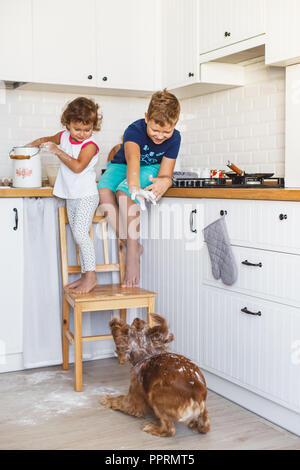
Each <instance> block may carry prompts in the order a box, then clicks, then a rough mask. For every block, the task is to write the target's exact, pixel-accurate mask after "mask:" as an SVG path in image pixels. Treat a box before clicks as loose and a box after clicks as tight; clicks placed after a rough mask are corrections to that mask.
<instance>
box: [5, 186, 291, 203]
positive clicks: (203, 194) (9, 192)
mask: <svg viewBox="0 0 300 470" xmlns="http://www.w3.org/2000/svg"><path fill="white" fill-rule="evenodd" d="M52 196H53V188H51V187H43V188H7V187H1V186H0V198H1V197H52ZM165 197H178V198H183V197H187V198H189V197H191V198H193V197H194V198H205V199H210V198H213V199H261V200H266V201H300V188H277V189H276V188H274V189H271V188H170V189H169V190H168V191H167V193H166V194H165Z"/></svg>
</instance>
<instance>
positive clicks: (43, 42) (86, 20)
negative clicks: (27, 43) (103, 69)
mask: <svg viewBox="0 0 300 470" xmlns="http://www.w3.org/2000/svg"><path fill="white" fill-rule="evenodd" d="M33 80H34V81H35V82H42V83H58V84H67V85H70V84H71V85H92V83H96V42H95V4H94V0H85V1H84V3H83V2H82V0H63V1H62V0H51V1H48V0H33Z"/></svg>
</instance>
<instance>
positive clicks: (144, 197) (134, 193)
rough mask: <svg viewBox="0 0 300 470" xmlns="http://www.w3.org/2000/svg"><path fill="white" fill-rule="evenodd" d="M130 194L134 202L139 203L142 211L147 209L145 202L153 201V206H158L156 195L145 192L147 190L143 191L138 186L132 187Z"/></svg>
mask: <svg viewBox="0 0 300 470" xmlns="http://www.w3.org/2000/svg"><path fill="white" fill-rule="evenodd" d="M129 192H130V194H131V199H132V200H133V201H134V200H135V199H137V200H138V201H139V203H140V206H141V210H142V211H144V210H145V209H146V205H145V201H151V202H152V204H156V201H155V198H154V195H153V194H152V193H151V191H145V189H141V188H139V187H137V186H130V187H129Z"/></svg>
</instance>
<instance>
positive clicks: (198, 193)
mask: <svg viewBox="0 0 300 470" xmlns="http://www.w3.org/2000/svg"><path fill="white" fill-rule="evenodd" d="M165 196H166V197H195V198H205V199H210V198H213V199H262V200H267V201H300V188H273V189H271V188H170V189H169V190H168V191H167V192H166V194H165Z"/></svg>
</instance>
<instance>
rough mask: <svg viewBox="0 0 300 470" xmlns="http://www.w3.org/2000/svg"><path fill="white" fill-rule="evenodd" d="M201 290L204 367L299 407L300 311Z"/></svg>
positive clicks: (282, 402) (202, 361)
mask: <svg viewBox="0 0 300 470" xmlns="http://www.w3.org/2000/svg"><path fill="white" fill-rule="evenodd" d="M201 293H202V309H201V313H200V315H201V318H200V322H199V324H200V332H199V334H200V337H199V342H200V365H201V367H203V368H204V369H207V370H209V371H211V372H212V373H214V374H216V375H219V376H221V377H223V378H225V379H228V380H230V381H231V382H234V383H236V384H238V385H241V386H243V387H245V388H247V389H248V390H251V391H253V392H255V393H258V394H259V395H262V396H264V397H265V398H268V399H271V400H273V401H276V402H277V403H280V404H281V405H283V406H285V407H288V408H290V409H293V410H295V411H300V310H299V309H297V308H293V307H288V306H284V305H280V304H276V303H275V302H274V303H272V302H267V301H265V300H259V299H253V298H252V297H248V296H246V295H240V294H235V293H233V292H226V291H223V290H221V289H217V288H212V287H204V288H203V289H202V291H201ZM245 307H247V309H248V310H249V311H251V312H261V315H260V316H258V315H251V314H246V313H243V312H242V311H241V310H242V309H243V308H245Z"/></svg>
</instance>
